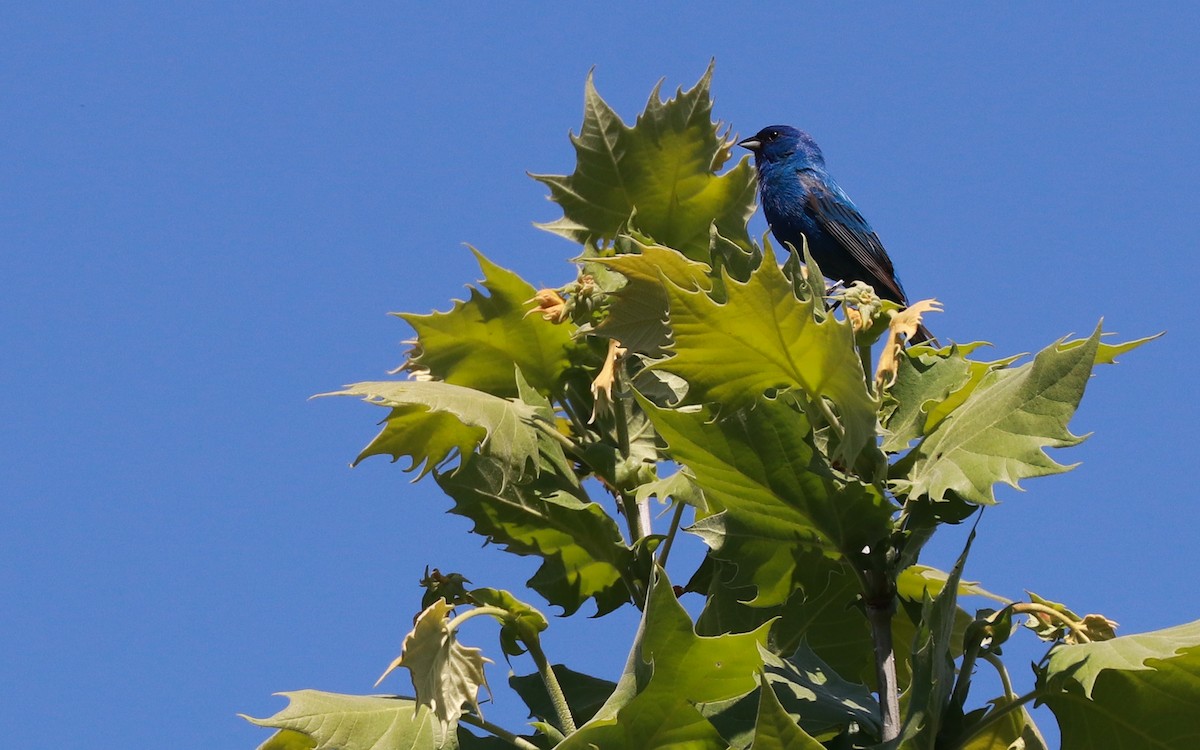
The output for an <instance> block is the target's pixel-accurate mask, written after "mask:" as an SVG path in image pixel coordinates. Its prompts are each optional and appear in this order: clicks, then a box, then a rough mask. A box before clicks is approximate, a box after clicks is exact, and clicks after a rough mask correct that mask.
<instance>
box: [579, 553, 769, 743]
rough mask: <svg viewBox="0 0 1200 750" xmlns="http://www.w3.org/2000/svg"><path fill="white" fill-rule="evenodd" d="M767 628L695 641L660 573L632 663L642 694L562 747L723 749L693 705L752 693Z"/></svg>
mask: <svg viewBox="0 0 1200 750" xmlns="http://www.w3.org/2000/svg"><path fill="white" fill-rule="evenodd" d="M769 628H770V626H769V624H767V625H763V626H762V627H759V628H757V629H756V630H754V631H752V632H749V633H740V634H736V635H722V636H718V637H714V638H707V637H702V636H698V635H696V631H695V629H694V628H693V626H692V621H691V619H690V618H689V617H688V614H687V612H686V611H684V609H683V607H682V606H680V604H679V602H678V601H677V600H676V598H675V593H674V591H673V590H672V588H671V582H670V581H669V580H667V577H666V574H665V573H664V572H663V571H662V570H661V569H659V571H658V575H657V577H656V579H655V581H654V583H653V585H652V586H651V590H650V596H649V598H648V600H647V602H646V611H645V614H644V615H643V622H642V627H641V636H640V638H639V639H638V641H637V643H636V644H635V646H634V653H633V654H632V655H631V657H630V669H631V671H632V673H633V675H632V677H633V680H632V681H633V683H634V684H635V685H636V695H635V696H634V697H633V698H632V699H631V700H628V702H625V703H624V704H623V705H622V706H621V707H620V709H619V710H618V711H616V712H615V714H613V713H612V712H609V711H606V710H603V709H602V710H601V711H600V712H599V713H598V714H597V715H596V717H594V718H593V719H592V720H591V721H589V722H588V723H587V724H584V725H583V726H582V727H580V728H579V731H578V732H576V733H575V734H573V735H571V736H570V737H568V738H567V739H566V741H565V742H563V743H562V744H561V745H559V748H560V750H577V749H583V748H588V747H591V746H596V747H602V748H605V750H620V749H622V748H629V749H630V750H654V749H655V748H668V747H669V748H677V747H680V748H689V749H692V748H694V749H696V750H699V749H701V748H712V749H713V750H725V748H726V747H727V745H726V743H725V741H724V740H723V739H722V738H721V736H720V734H718V733H717V731H716V729H715V728H714V727H713V726H712V724H710V723H709V722H708V721H707V720H706V719H705V718H704V717H703V716H701V715H700V713H699V712H698V711H697V710H696V708H695V704H697V703H707V702H716V701H722V700H727V699H729V698H734V697H737V696H740V695H744V694H746V693H748V692H750V691H752V690H754V688H755V686H756V684H757V672H758V670H759V669H761V668H762V657H761V654H760V651H759V646H762V645H765V643H766V639H767V631H768V630H769ZM622 682H626V678H624V677H623V678H622Z"/></svg>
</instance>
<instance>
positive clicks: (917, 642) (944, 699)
mask: <svg viewBox="0 0 1200 750" xmlns="http://www.w3.org/2000/svg"><path fill="white" fill-rule="evenodd" d="M974 540H975V532H974V530H972V531H971V534H970V536H968V537H967V543H966V545H965V546H964V547H963V551H962V554H961V555H959V556H958V562H957V563H956V564H955V565H954V569H953V570H952V571H950V575H949V576H947V577H946V581H945V583H944V584H943V585H942V590H941V593H939V594H938V595H937V597H936V598H933V599H931V598H929V595H928V594H926V595H925V599H924V602H923V603H922V605H921V621H920V623H918V625H917V634H916V638H915V639H914V640H913V650H912V681H911V682H910V683H909V689H908V692H907V698H908V701H907V706H906V708H905V711H904V722H903V725H902V726H901V732H900V738H901V741H900V745H899V747H900V749H901V750H934V748H935V746H936V742H937V738H938V733H939V732H940V731H941V729H942V724H943V722H944V721H945V720H946V719H947V716H946V711H947V703H948V701H949V698H950V693H951V691H952V690H953V688H954V658H953V653H954V652H953V644H954V643H955V642H958V643H961V642H962V639H961V637H960V638H955V636H954V631H955V620H956V616H957V614H958V612H959V610H958V607H957V600H958V586H959V580H960V579H961V578H962V572H963V567H964V566H965V565H966V562H967V555H968V554H969V553H970V551H971V543H972V542H973V541H974ZM959 717H961V713H960V714H959Z"/></svg>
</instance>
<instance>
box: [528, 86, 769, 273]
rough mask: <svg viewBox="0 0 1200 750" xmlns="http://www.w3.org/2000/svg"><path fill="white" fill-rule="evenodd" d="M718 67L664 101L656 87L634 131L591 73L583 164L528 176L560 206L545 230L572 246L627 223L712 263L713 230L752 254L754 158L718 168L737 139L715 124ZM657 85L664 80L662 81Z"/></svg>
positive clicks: (578, 139) (578, 142)
mask: <svg viewBox="0 0 1200 750" xmlns="http://www.w3.org/2000/svg"><path fill="white" fill-rule="evenodd" d="M711 82H712V67H711V66H710V67H709V69H708V70H707V71H705V73H704V76H703V77H702V78H701V79H700V81H699V83H697V84H696V85H695V86H694V87H693V88H692V89H691V90H689V91H687V92H683V91H680V92H677V93H676V95H675V97H674V98H672V99H671V100H670V101H667V102H663V101H662V99H661V98H660V95H659V86H655V87H654V91H652V92H651V94H650V101H649V102H648V103H647V104H646V109H645V111H644V112H642V114H640V115H639V116H638V119H637V123H636V124H635V125H634V126H633V127H629V126H627V125H625V123H624V122H622V121H621V118H620V117H619V116H618V115H617V113H616V112H614V111H613V110H612V108H611V107H609V106H608V104H607V103H606V102H605V101H604V100H603V99H602V98H600V94H599V93H597V91H596V87H595V84H594V83H593V80H592V76H591V74H589V75H588V80H587V88H586V93H585V96H584V119H583V127H582V129H581V130H580V133H579V135H578V136H575V135H572V136H571V142H572V144H574V146H575V152H576V157H577V159H578V162H577V164H576V167H575V172H574V173H573V174H571V175H532V177H533V178H534V179H536V180H538V181H539V182H542V183H544V184H545V185H546V186H547V187H549V188H550V198H551V200H553V201H554V202H555V203H557V204H558V205H559V206H560V207H561V208H562V210H563V217H562V218H561V219H558V220H557V221H552V222H549V223H547V224H541V225H539V226H541V227H542V228H543V229H546V230H548V231H551V232H554V233H555V234H559V235H562V236H563V237H566V238H568V239H571V240H574V241H575V242H579V243H585V242H588V241H589V240H591V241H595V242H601V241H605V240H611V239H613V238H614V237H616V235H617V233H618V232H619V231H620V230H621V229H622V228H623V227H625V226H626V224H628V223H629V222H630V219H631V217H633V221H635V222H636V225H637V228H638V229H639V230H641V231H642V232H644V233H645V234H647V235H649V236H651V237H653V238H654V239H655V240H656V241H658V242H661V243H662V244H664V245H668V246H670V247H673V248H676V249H677V250H679V251H680V252H682V253H683V254H684V255H687V256H688V257H689V258H693V259H696V260H703V261H708V258H709V230H710V227H711V226H713V225H714V224H715V225H716V227H717V229H718V230H719V231H720V232H721V234H722V235H723V236H724V237H727V238H729V239H731V240H733V241H734V242H735V243H736V244H738V245H740V246H742V247H744V248H745V249H746V250H747V251H749V250H750V248H751V243H750V239H749V235H747V234H746V221H747V220H748V219H749V218H750V215H751V213H753V211H754V191H755V177H754V169H753V168H752V167H751V165H750V161H749V158H748V157H747V158H744V159H742V160H741V161H740V162H738V164H737V166H735V167H734V168H733V169H732V170H730V171H729V172H727V173H725V174H723V175H717V174H716V171H717V170H718V169H720V168H721V167H722V165H724V164H725V162H726V161H728V159H729V158H730V156H731V152H732V147H733V141H732V140H731V139H729V138H727V137H725V136H723V135H721V134H720V132H719V131H720V124H719V123H714V122H713V121H712V99H711V98H710V96H709V87H710V85H711ZM660 85H661V84H660Z"/></svg>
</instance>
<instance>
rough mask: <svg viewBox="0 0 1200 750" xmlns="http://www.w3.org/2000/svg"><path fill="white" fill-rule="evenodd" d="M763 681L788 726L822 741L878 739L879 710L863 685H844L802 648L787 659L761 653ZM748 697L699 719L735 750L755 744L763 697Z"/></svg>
mask: <svg viewBox="0 0 1200 750" xmlns="http://www.w3.org/2000/svg"><path fill="white" fill-rule="evenodd" d="M761 655H762V658H763V676H764V677H765V678H766V680H767V684H769V685H770V686H771V691H770V692H771V693H772V694H773V695H774V696H775V697H776V699H777V701H778V702H779V703H780V704H781V708H782V710H783V713H785V714H787V715H788V716H789V720H790V722H791V723H792V724H799V726H800V727H801V728H802V729H803V730H804V731H805V732H807V733H809V734H811V735H812V736H814V737H819V738H821V739H827V738H829V737H831V736H834V735H838V734H842V733H845V732H848V731H852V730H853V731H861V730H866V731H867V732H868V733H870V734H872V735H874V736H878V733H879V706H878V704H877V703H876V702H875V699H874V698H873V697H872V696H871V692H870V691H869V690H868V689H867V687H866V686H865V685H860V684H856V683H852V682H847V681H845V680H843V679H842V678H841V677H840V676H839V675H838V674H837V673H836V672H834V671H833V669H832V668H830V666H829V665H828V664H826V663H825V662H824V661H822V660H821V658H820V657H819V656H817V655H816V653H814V652H813V650H812V649H810V648H809V647H808V645H807V644H806V643H801V645H800V647H799V648H798V649H797V651H796V653H795V654H793V655H792V656H790V657H788V658H787V659H783V658H781V657H779V656H776V655H775V654H774V653H772V652H771V651H768V650H766V649H763V650H762V653H761ZM762 692H763V691H761V690H759V691H758V693H751V694H749V695H746V696H743V697H741V698H735V699H733V700H730V701H722V702H720V703H706V704H702V705H701V706H700V707H699V708H700V713H702V714H703V715H704V716H705V717H706V718H708V720H709V721H711V722H712V724H713V726H715V727H716V728H717V730H718V731H720V732H721V736H722V737H724V738H725V739H726V740H727V741H728V742H729V744H730V745H731V746H733V747H734V748H745V747H748V746H749V745H750V743H751V740H753V741H754V742H755V746H756V747H757V743H758V738H756V737H755V735H754V731H753V728H754V726H755V716H756V714H757V713H758V710H759V709H757V708H756V705H759V704H760V702H761V700H763V699H764V698H763V697H760V695H759V694H760V693H762Z"/></svg>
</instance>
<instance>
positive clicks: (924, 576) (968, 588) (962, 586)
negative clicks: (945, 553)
mask: <svg viewBox="0 0 1200 750" xmlns="http://www.w3.org/2000/svg"><path fill="white" fill-rule="evenodd" d="M949 577H950V574H949V573H946V572H945V571H942V570H938V569H937V568H931V567H929V566H928V565H910V566H908V567H907V568H905V569H904V570H902V571H900V575H898V576H896V593H897V594H899V595H900V596H901V597H903V598H905V599H908V600H909V601H915V602H919V601H921V600H922V599H923V598H924V596H925V595H926V594H928V595H929V597H930V598H936V597H937V596H938V595H939V594H941V593H942V588H943V587H945V585H946V581H947V580H948V579H949ZM958 595H959V596H982V597H986V598H988V599H991V600H992V601H996V602H1000V603H1001V604H1012V600H1011V599H1006V598H1004V597H1003V596H999V595H997V594H993V593H992V592H990V591H988V590H987V589H985V588H983V587H982V586H980V585H979V582H978V581H962V580H960V581H959V582H958Z"/></svg>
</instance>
